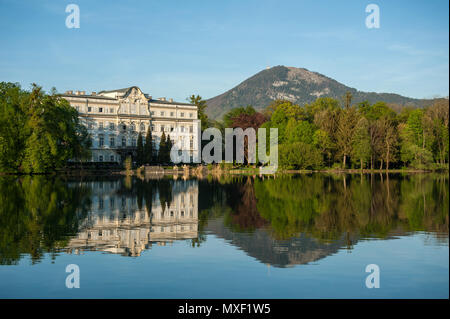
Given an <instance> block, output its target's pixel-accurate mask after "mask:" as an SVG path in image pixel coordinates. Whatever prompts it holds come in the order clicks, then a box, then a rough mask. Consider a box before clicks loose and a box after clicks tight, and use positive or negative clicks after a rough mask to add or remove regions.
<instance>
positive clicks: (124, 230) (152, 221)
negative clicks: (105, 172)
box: [65, 179, 198, 256]
mask: <svg viewBox="0 0 450 319" xmlns="http://www.w3.org/2000/svg"><path fill="white" fill-rule="evenodd" d="M122 183H123V180H121V179H117V180H111V181H106V180H105V181H92V182H85V183H84V185H85V186H87V187H89V188H90V193H91V197H90V200H91V206H90V209H89V212H88V214H87V216H85V217H84V218H83V220H80V223H79V229H78V233H77V235H76V236H75V237H73V238H72V239H70V241H69V243H68V244H67V246H65V249H66V251H67V252H70V253H75V254H80V253H82V252H83V251H104V252H109V253H114V254H121V255H123V256H140V255H141V253H142V252H143V251H144V250H146V249H150V248H151V247H152V245H153V244H156V245H160V246H164V245H166V244H171V243H173V242H175V241H177V240H190V239H196V238H197V237H198V181H197V180H178V181H172V182H171V184H170V185H171V187H170V193H171V196H170V200H169V202H167V201H161V198H160V192H159V191H158V192H156V194H155V195H156V196H155V197H154V198H153V200H152V201H151V203H150V205H149V203H146V202H143V203H141V205H139V203H138V198H137V196H136V195H133V194H129V193H128V194H127V193H126V192H123V187H124V186H123V185H122ZM73 184H74V185H73V186H74V187H75V186H78V185H77V184H78V182H74V183H73ZM69 187H70V184H69Z"/></svg>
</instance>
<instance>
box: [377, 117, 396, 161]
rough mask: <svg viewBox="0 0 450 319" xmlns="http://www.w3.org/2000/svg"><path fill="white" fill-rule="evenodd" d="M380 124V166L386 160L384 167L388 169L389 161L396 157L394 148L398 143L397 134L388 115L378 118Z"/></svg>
mask: <svg viewBox="0 0 450 319" xmlns="http://www.w3.org/2000/svg"><path fill="white" fill-rule="evenodd" d="M380 126H381V130H382V132H384V134H383V144H384V147H383V149H382V157H381V158H382V160H381V166H380V168H382V167H383V160H384V161H385V162H386V169H389V163H390V162H392V161H393V160H395V159H396V153H397V151H396V148H397V145H398V134H397V128H396V125H395V123H394V122H393V121H392V120H390V119H389V118H388V117H383V118H382V119H380Z"/></svg>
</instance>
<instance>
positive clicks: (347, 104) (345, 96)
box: [344, 91, 353, 109]
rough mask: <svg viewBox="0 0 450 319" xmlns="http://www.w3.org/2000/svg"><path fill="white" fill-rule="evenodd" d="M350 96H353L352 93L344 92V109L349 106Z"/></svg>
mask: <svg viewBox="0 0 450 319" xmlns="http://www.w3.org/2000/svg"><path fill="white" fill-rule="evenodd" d="M352 98H353V95H352V93H350V92H349V91H347V92H345V95H344V101H345V108H346V109H348V108H349V107H350V105H351V104H352Z"/></svg>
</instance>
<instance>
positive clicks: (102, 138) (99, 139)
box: [98, 135, 105, 147]
mask: <svg viewBox="0 0 450 319" xmlns="http://www.w3.org/2000/svg"><path fill="white" fill-rule="evenodd" d="M104 142H105V141H104V137H103V135H99V136H98V146H100V147H102V146H103V144H104Z"/></svg>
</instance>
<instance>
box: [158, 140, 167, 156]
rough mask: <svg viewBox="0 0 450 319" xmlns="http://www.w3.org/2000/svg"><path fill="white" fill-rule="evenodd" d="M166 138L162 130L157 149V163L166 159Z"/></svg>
mask: <svg viewBox="0 0 450 319" xmlns="http://www.w3.org/2000/svg"><path fill="white" fill-rule="evenodd" d="M166 145H167V140H166V134H165V133H164V132H163V133H162V135H161V140H160V141H159V149H158V162H159V163H165V161H166V158H167V156H166V154H167V147H166Z"/></svg>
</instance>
